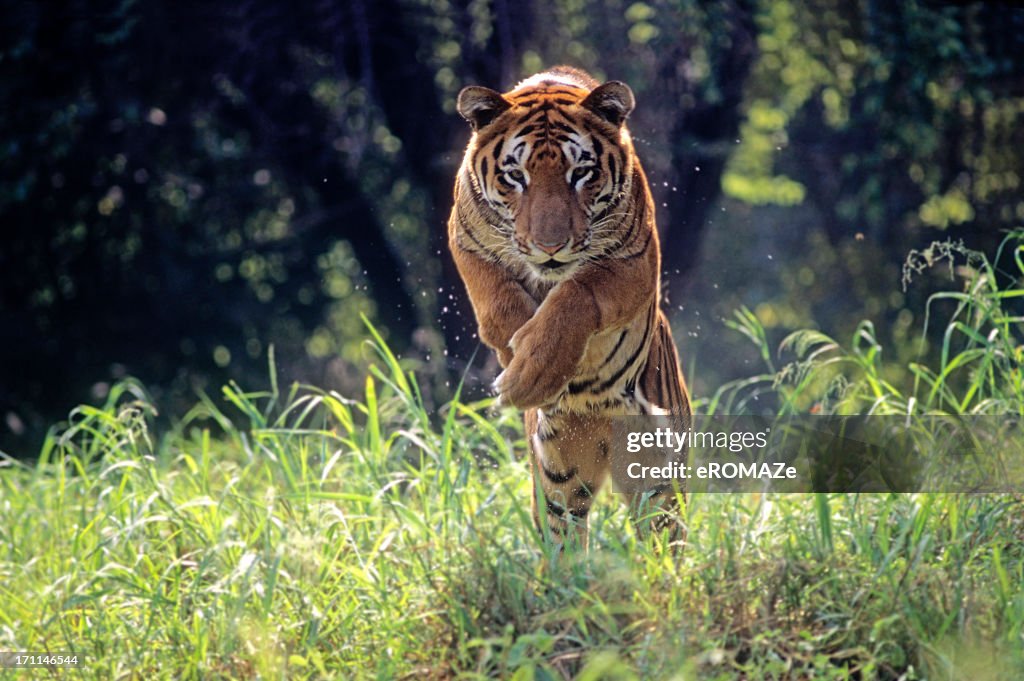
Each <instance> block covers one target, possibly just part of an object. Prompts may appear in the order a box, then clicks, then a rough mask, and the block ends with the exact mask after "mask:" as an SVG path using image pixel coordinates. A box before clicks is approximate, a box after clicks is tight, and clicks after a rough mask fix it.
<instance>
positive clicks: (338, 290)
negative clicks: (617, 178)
mask: <svg viewBox="0 0 1024 681" xmlns="http://www.w3.org/2000/svg"><path fill="white" fill-rule="evenodd" d="M559 63H568V64H572V65H576V66H579V67H582V68H585V69H587V70H590V71H591V72H592V73H593V74H594V75H595V76H597V77H598V78H599V79H611V78H614V79H619V80H624V81H626V82H628V83H629V84H630V85H631V86H632V87H633V89H634V91H635V92H636V95H637V99H638V107H637V110H636V112H635V113H634V115H633V117H632V118H631V121H630V127H631V130H632V132H633V135H634V138H635V140H636V143H637V148H638V151H639V153H640V155H641V157H642V159H643V161H644V163H645V166H646V168H647V170H648V175H649V178H650V180H651V182H652V185H653V189H654V191H655V195H656V199H657V203H658V206H659V211H660V215H659V219H660V228H661V230H662V239H663V241H662V243H663V259H664V267H665V286H666V292H667V295H668V300H669V306H670V310H671V312H672V315H673V317H674V325H675V331H676V336H677V341H678V342H679V344H680V346H681V349H682V353H683V356H684V358H683V359H684V364H685V365H686V368H687V372H688V374H689V377H690V380H691V383H692V384H693V386H694V389H695V392H696V393H697V394H698V395H701V394H708V393H709V392H711V391H713V390H714V388H715V386H716V385H718V384H720V383H721V382H722V381H725V380H728V379H733V378H736V377H738V376H743V375H745V373H750V371H752V369H751V368H750V367H749V366H748V365H750V364H751V363H752V362H756V361H757V357H756V353H755V352H754V351H753V350H752V349H750V348H748V346H747V345H745V344H744V341H743V339H742V338H741V337H739V336H738V334H735V333H734V332H732V331H729V330H727V329H726V327H725V325H724V324H723V320H725V319H728V318H730V317H731V316H732V314H733V311H734V310H736V309H737V308H739V307H740V306H747V307H749V308H750V309H751V310H753V312H754V313H755V314H756V315H757V317H758V318H759V319H760V321H761V322H762V323H763V324H764V326H765V327H766V328H767V329H768V330H769V332H770V333H777V334H779V337H780V338H781V336H782V334H784V333H785V332H786V331H787V330H791V329H794V328H798V327H804V326H812V327H818V328H822V329H824V330H827V331H828V332H829V333H832V334H840V335H842V334H846V333H852V331H853V329H854V328H855V327H856V324H857V322H858V321H860V320H861V319H862V318H868V319H871V320H872V321H873V322H874V323H875V325H876V328H878V330H879V335H880V336H881V337H882V338H884V339H885V340H886V341H888V343H887V345H886V347H892V348H893V349H894V352H895V353H896V355H898V356H894V357H890V358H888V359H890V360H892V368H891V371H893V372H898V371H899V369H897V368H896V367H898V366H900V365H901V364H900V362H898V361H897V360H902V365H903V366H905V364H906V360H908V359H912V358H913V356H915V353H922V352H928V351H929V346H928V345H927V344H925V345H923V346H922V345H921V344H920V343H919V342H918V340H919V339H918V338H917V337H916V336H914V335H913V334H912V333H911V332H910V329H911V327H912V326H914V325H915V322H916V323H917V325H918V326H919V324H920V321H921V319H920V317H921V315H922V314H923V312H924V300H925V299H926V297H927V295H928V294H929V293H930V292H931V290H933V288H932V286H934V285H939V284H938V282H937V280H938V279H939V277H941V276H945V277H947V282H946V284H948V273H946V272H944V271H943V272H939V271H936V272H935V273H932V275H931V277H930V278H929V277H928V276H925V277H923V278H920V279H919V280H917V281H915V282H913V283H912V284H911V285H910V286H909V287H908V288H906V289H904V287H903V286H902V284H901V272H902V263H903V261H904V259H905V257H906V255H907V253H908V252H909V251H910V250H911V249H915V248H916V249H922V248H924V247H925V246H927V245H928V244H929V243H931V242H932V241H934V240H946V239H952V240H962V241H963V242H964V243H965V245H966V246H967V247H969V248H974V249H977V250H981V251H985V252H987V253H990V254H991V253H993V252H994V250H995V247H996V245H997V244H998V243H999V241H1000V239H1001V238H1002V235H1003V232H1005V230H1008V229H1011V228H1014V227H1019V226H1021V225H1024V192H1022V190H1021V181H1022V175H1024V159H1022V155H1024V126H1022V125H1021V123H1022V120H1024V10H1021V9H1017V8H1015V7H1014V6H1013V5H1012V4H1008V3H996V2H990V3H965V2H955V3H953V2H949V3H941V2H924V1H912V2H884V1H881V0H859V1H849V0H761V1H755V0H725V1H723V2H698V1H697V0H652V1H651V2H628V1H627V2H621V1H619V0H554V1H547V0H546V1H545V2H539V1H536V0H516V1H513V0H349V1H340V2H339V1H313V2H303V3H280V2H271V1H269V0H229V1H226V2H192V1H187V2H175V3H168V2H132V1H130V0H124V1H122V2H85V1H80V2H75V1H68V2H38V3H34V2H14V3H6V4H5V6H4V9H3V10H2V35H0V233H2V239H0V415H2V416H3V420H2V422H0V449H3V450H5V451H8V452H11V453H14V454H20V455H26V454H29V453H32V452H33V451H35V449H34V448H35V447H37V446H38V442H39V438H40V437H41V434H42V433H43V432H45V429H46V428H47V427H48V425H49V424H51V423H53V422H54V421H56V420H59V419H61V418H64V417H66V415H67V413H68V410H69V409H70V408H71V407H72V406H73V405H75V404H78V403H81V402H87V401H95V400H99V399H102V398H103V396H104V394H105V392H106V391H107V390H108V389H109V386H110V384H111V382H112V381H115V380H117V379H118V378H120V377H123V376H125V375H133V376H136V377H138V378H139V379H140V380H141V381H143V383H145V385H147V386H148V387H149V388H150V390H151V391H152V392H153V394H154V397H155V399H156V401H157V403H158V404H160V405H162V411H163V416H164V417H167V418H173V417H174V416H175V415H178V414H181V413H182V412H183V411H184V410H185V409H186V408H187V407H188V405H190V404H192V403H194V401H195V395H196V391H198V390H204V391H207V392H210V393H213V392H215V391H216V390H217V388H218V387H219V386H220V385H221V384H222V383H223V382H224V381H226V380H229V379H235V380H237V381H239V383H241V384H242V385H243V386H250V387H259V386H262V385H264V384H265V382H266V376H267V368H266V367H267V354H268V348H269V347H270V346H271V345H273V346H274V348H275V356H276V362H277V365H278V368H279V370H280V372H281V373H282V374H283V378H286V379H289V380H301V381H303V382H309V383H314V384H317V385H321V386H323V387H326V388H337V389H339V390H341V391H342V392H344V391H345V390H347V389H352V388H353V387H354V386H355V385H357V382H358V381H361V379H360V378H359V376H360V375H361V373H360V365H361V364H362V363H364V362H365V361H366V359H367V357H366V351H365V348H364V344H363V340H364V339H365V338H366V336H367V333H366V330H365V327H364V326H363V323H362V321H361V319H360V314H365V315H366V316H367V317H368V318H369V319H370V320H372V322H373V323H374V324H376V325H377V326H378V328H380V329H381V331H382V333H383V334H384V335H385V336H386V338H387V340H388V342H389V344H390V345H391V346H392V347H393V348H394V350H395V351H396V352H399V353H400V354H401V355H402V357H404V358H406V359H407V360H409V361H410V362H411V363H413V364H415V365H418V367H419V371H420V375H421V380H422V383H423V386H424V388H425V390H426V391H427V393H428V394H427V398H428V400H430V401H431V402H432V403H433V404H440V403H441V402H442V401H443V400H445V399H447V398H449V397H450V396H451V393H452V391H453V386H454V385H455V384H456V383H457V381H458V380H459V379H460V378H461V377H462V376H464V375H465V376H467V377H468V379H467V380H468V385H469V389H470V391H471V392H473V393H475V394H481V393H482V391H483V390H484V388H483V386H484V385H485V384H484V381H485V380H486V379H487V378H488V377H489V376H490V375H492V373H493V369H494V366H493V360H492V359H491V358H490V356H489V354H490V353H484V352H477V353H476V356H475V359H474V361H473V365H472V366H471V367H470V366H469V365H468V363H469V361H470V358H471V357H473V356H474V350H475V349H476V348H477V340H476V338H475V334H474V327H475V325H474V324H473V322H472V314H471V311H470V310H469V308H468V306H467V304H466V301H465V298H464V294H463V289H462V286H461V284H460V283H459V282H458V280H457V278H456V277H455V274H454V271H453V268H452V264H451V261H450V258H449V257H448V255H447V252H446V249H445V247H444V234H445V223H446V219H447V214H448V211H449V209H450V206H451V184H452V179H453V177H454V174H455V170H456V168H457V165H458V163H459V160H460V156H461V151H462V148H463V147H464V145H465V143H466V140H467V139H468V136H469V130H468V126H467V125H466V124H465V123H464V122H463V121H462V120H461V119H460V118H459V117H458V116H457V115H456V114H455V112H454V100H455V95H456V93H457V92H458V90H459V89H460V88H461V87H463V86H465V85H469V84H483V85H488V86H491V87H495V88H500V89H506V88H508V87H510V86H512V85H514V84H515V82H516V81H517V80H519V79H520V78H523V77H526V76H529V75H531V74H532V73H534V72H536V71H539V70H542V69H543V68H544V67H547V66H552V65H555V64H559ZM954 275H955V272H954ZM933 280H935V281H933ZM933 345H934V344H933ZM899 378H900V377H899V376H894V380H899Z"/></svg>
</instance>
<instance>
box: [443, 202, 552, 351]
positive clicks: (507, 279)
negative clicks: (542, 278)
mask: <svg viewBox="0 0 1024 681" xmlns="http://www.w3.org/2000/svg"><path fill="white" fill-rule="evenodd" d="M456 219H457V217H456V216H453V217H452V220H456ZM450 240H451V251H452V257H453V258H454V259H455V266H456V268H457V269H458V270H459V274H460V276H461V277H462V280H463V281H464V282H465V284H466V290H467V292H468V293H469V301H470V303H471V304H472V305H473V312H474V314H475V315H476V319H477V325H478V328H479V332H480V340H482V341H483V342H484V343H485V344H487V346H488V347H490V348H493V349H494V351H495V352H496V353H497V354H498V361H499V362H500V363H501V366H503V367H507V366H508V365H509V363H510V362H511V361H512V348H511V346H510V344H509V342H510V341H511V340H512V336H514V335H515V333H516V332H517V331H518V330H519V329H520V328H522V326H523V325H524V324H525V323H526V322H527V321H529V319H530V318H531V317H533V314H534V312H536V311H537V302H536V301H535V300H534V299H533V298H532V297H531V296H530V294H529V293H528V292H527V291H526V289H525V288H523V285H522V283H521V282H519V281H518V280H517V279H515V278H514V277H513V276H512V275H511V274H510V273H509V271H508V269H506V268H505V267H503V266H501V265H499V264H497V263H494V262H491V261H490V260H487V259H486V258H483V257H481V256H480V255H478V254H476V253H474V252H472V251H470V250H467V249H466V248H464V247H462V245H461V244H460V243H459V238H458V237H457V234H456V232H452V234H451V237H450Z"/></svg>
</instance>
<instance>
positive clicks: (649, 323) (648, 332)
mask: <svg viewBox="0 0 1024 681" xmlns="http://www.w3.org/2000/svg"><path fill="white" fill-rule="evenodd" d="M651 309H654V306H653V305H652V306H651ZM652 326H654V324H653V322H652V320H651V318H650V315H648V317H647V326H646V328H645V329H644V337H643V339H642V340H641V341H640V345H638V346H637V348H636V351H635V352H634V353H633V356H632V357H630V358H629V359H628V360H626V363H625V364H623V365H622V368H621V369H619V370H618V371H616V372H615V373H614V374H613V375H612V377H611V378H609V379H608V380H607V381H605V382H604V383H602V384H601V385H599V386H597V389H596V390H594V392H595V393H603V392H604V391H605V390H607V389H608V388H610V387H612V386H613V385H615V383H616V381H618V380H619V379H620V378H622V375H623V374H624V373H626V371H627V370H628V369H629V368H630V367H631V366H633V363H634V362H636V359H637V357H639V356H640V353H641V352H643V351H644V349H646V346H647V339H648V338H649V337H650V335H651V327H652ZM569 387H570V391H571V388H572V386H569Z"/></svg>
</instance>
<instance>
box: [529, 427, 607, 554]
mask: <svg viewBox="0 0 1024 681" xmlns="http://www.w3.org/2000/svg"><path fill="white" fill-rule="evenodd" d="M524 421H525V425H526V435H527V440H528V442H529V447H530V462H531V468H532V472H533V485H534V487H533V494H532V507H533V520H534V523H535V524H536V525H537V529H538V530H540V531H541V532H544V529H545V528H549V531H550V532H551V536H552V539H553V540H554V541H555V542H556V543H558V544H559V545H561V546H564V545H566V544H567V543H568V544H575V545H578V546H581V547H586V545H587V514H588V513H589V512H590V507H591V504H592V503H593V498H594V495H596V494H597V492H598V490H599V489H600V488H601V485H603V484H604V481H605V479H606V478H607V477H608V467H609V460H608V448H609V442H610V439H611V429H610V426H609V423H608V421H607V419H602V418H598V417H595V416H591V415H584V414H577V413H571V412H558V411H554V410H543V409H530V410H528V411H527V412H526V413H525V414H524ZM538 485H539V486H540V487H539V489H538Z"/></svg>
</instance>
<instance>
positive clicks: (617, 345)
mask: <svg viewBox="0 0 1024 681" xmlns="http://www.w3.org/2000/svg"><path fill="white" fill-rule="evenodd" d="M628 334H629V329H623V330H622V333H620V334H619V340H618V341H616V343H615V347H614V348H612V351H611V352H609V353H608V356H607V357H605V358H604V361H603V362H601V366H604V365H605V364H607V363H608V362H610V361H612V358H613V357H615V355H616V354H618V352H619V348H621V347H622V341H624V340H626V336H627V335H628Z"/></svg>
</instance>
